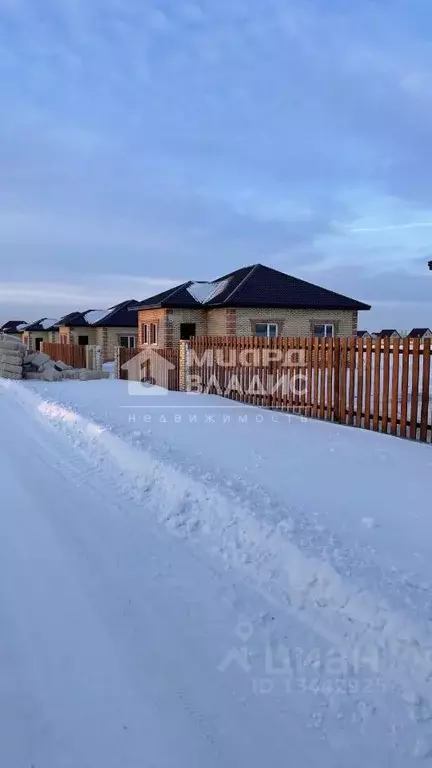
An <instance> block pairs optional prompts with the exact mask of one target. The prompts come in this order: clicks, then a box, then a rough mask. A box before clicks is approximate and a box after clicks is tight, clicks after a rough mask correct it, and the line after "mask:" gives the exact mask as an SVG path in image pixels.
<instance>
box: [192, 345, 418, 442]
mask: <svg viewBox="0 0 432 768" xmlns="http://www.w3.org/2000/svg"><path fill="white" fill-rule="evenodd" d="M189 382H190V387H191V388H192V389H195V390H197V391H202V392H206V393H216V394H220V395H223V396H224V397H230V398H232V399H233V400H238V401H240V402H244V403H250V404H253V405H260V406H264V407H268V408H276V409H279V410H282V411H291V412H295V413H301V414H304V415H306V416H310V417H313V418H318V419H324V420H327V421H334V422H338V423H340V424H346V425H351V426H357V427H363V428H364V429H371V430H375V431H377V432H384V433H388V434H392V435H398V436H400V437H406V438H410V439H412V440H421V441H423V442H431V439H432V438H431V433H432V389H431V341H430V339H426V340H425V341H422V342H421V341H420V340H419V339H410V338H406V339H404V340H403V341H402V340H399V339H397V340H391V341H390V339H384V340H382V339H376V340H373V339H367V340H366V341H364V340H362V339H357V338H350V339H320V338H279V339H261V338H253V337H251V338H235V337H199V338H196V339H193V340H192V341H191V342H190V368H189Z"/></svg>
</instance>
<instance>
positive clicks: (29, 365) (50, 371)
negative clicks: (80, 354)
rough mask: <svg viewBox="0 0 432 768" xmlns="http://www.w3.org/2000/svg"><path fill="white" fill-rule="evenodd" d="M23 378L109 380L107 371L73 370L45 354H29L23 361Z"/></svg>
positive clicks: (38, 379) (40, 379)
mask: <svg viewBox="0 0 432 768" xmlns="http://www.w3.org/2000/svg"><path fill="white" fill-rule="evenodd" d="M22 372H23V377H24V378H25V379H35V380H37V381H62V380H64V379H79V380H80V381H88V380H89V379H107V378H109V374H107V373H105V371H88V370H87V369H86V368H72V366H70V365H66V364H65V363H63V362H62V361H61V360H57V361H55V360H52V358H51V357H50V356H49V355H46V354H45V353H44V352H27V354H26V355H25V357H24V360H23V371H22Z"/></svg>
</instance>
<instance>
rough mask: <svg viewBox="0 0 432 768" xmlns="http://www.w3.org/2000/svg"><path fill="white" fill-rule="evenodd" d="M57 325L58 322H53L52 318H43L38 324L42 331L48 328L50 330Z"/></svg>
mask: <svg viewBox="0 0 432 768" xmlns="http://www.w3.org/2000/svg"><path fill="white" fill-rule="evenodd" d="M57 323H58V320H55V319H54V318H52V317H45V318H44V319H43V320H41V321H40V324H41V326H42V328H43V330H44V331H47V330H48V329H49V328H52V326H53V325H56V324H57Z"/></svg>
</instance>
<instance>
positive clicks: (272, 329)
mask: <svg viewBox="0 0 432 768" xmlns="http://www.w3.org/2000/svg"><path fill="white" fill-rule="evenodd" d="M255 336H259V337H261V338H264V339H275V338H276V337H277V336H278V325H277V323H256V324H255Z"/></svg>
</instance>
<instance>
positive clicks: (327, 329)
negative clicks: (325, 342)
mask: <svg viewBox="0 0 432 768" xmlns="http://www.w3.org/2000/svg"><path fill="white" fill-rule="evenodd" d="M313 336H319V338H321V339H326V338H329V337H332V336H334V325H333V323H316V324H315V325H314V327H313Z"/></svg>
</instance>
